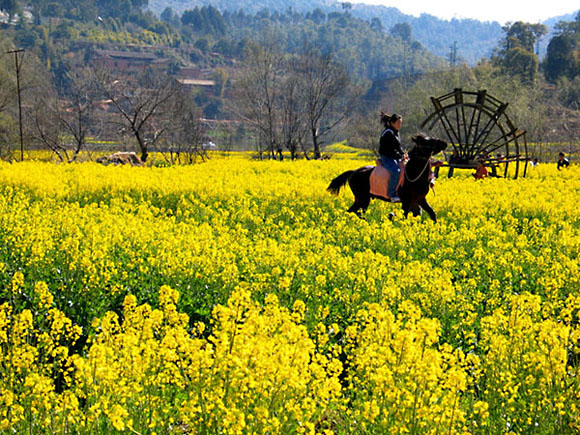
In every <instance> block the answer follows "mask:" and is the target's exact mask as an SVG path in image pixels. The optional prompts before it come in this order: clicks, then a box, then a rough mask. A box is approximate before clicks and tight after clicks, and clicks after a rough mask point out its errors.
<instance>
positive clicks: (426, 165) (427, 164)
mask: <svg viewBox="0 0 580 435" xmlns="http://www.w3.org/2000/svg"><path fill="white" fill-rule="evenodd" d="M431 156H433V151H431V152H430V153H429V157H427V161H426V162H425V167H424V168H423V170H422V171H421V172H419V175H417V177H415V178H414V179H412V180H411V179H410V178H409V176H408V175H407V170H405V179H406V180H407V181H408V182H409V183H414V182H415V181H417V180H418V179H419V178H421V176H422V175H423V174H424V173H425V171H426V170H427V168H428V167H429V162H430V161H431Z"/></svg>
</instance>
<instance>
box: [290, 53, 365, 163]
mask: <svg viewBox="0 0 580 435" xmlns="http://www.w3.org/2000/svg"><path fill="white" fill-rule="evenodd" d="M297 67H298V68H297V72H298V74H299V75H300V76H301V77H302V78H303V79H302V81H303V86H304V88H303V92H304V103H305V105H306V111H305V116H306V123H307V124H308V129H309V131H310V135H311V138H312V146H313V149H314V157H315V158H320V156H321V151H320V148H321V145H322V138H323V137H324V136H325V135H327V134H329V133H330V132H331V130H332V129H333V128H335V127H336V126H337V125H338V124H339V123H340V122H341V121H343V120H344V119H345V117H346V115H347V114H348V112H349V107H350V106H351V105H352V103H353V101H354V99H353V98H351V95H352V94H350V93H349V88H350V83H349V79H348V77H347V75H346V73H345V71H344V68H343V67H342V65H340V64H339V63H337V62H335V61H334V60H333V59H332V58H331V57H330V56H320V55H319V54H318V53H317V52H316V51H315V50H309V51H308V52H307V53H306V54H304V55H303V56H301V61H300V63H299V64H298V65H297ZM323 122H324V125H323Z"/></svg>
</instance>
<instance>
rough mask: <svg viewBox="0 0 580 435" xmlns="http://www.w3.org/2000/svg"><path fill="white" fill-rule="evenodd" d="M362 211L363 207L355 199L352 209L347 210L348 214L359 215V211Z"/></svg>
mask: <svg viewBox="0 0 580 435" xmlns="http://www.w3.org/2000/svg"><path fill="white" fill-rule="evenodd" d="M360 209H361V206H360V205H359V203H358V200H357V199H356V198H355V199H354V204H353V205H351V206H350V208H349V209H348V210H347V212H349V213H356V214H359V212H358V211H359V210H360Z"/></svg>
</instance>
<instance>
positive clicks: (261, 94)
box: [232, 45, 283, 158]
mask: <svg viewBox="0 0 580 435" xmlns="http://www.w3.org/2000/svg"><path fill="white" fill-rule="evenodd" d="M282 77H283V57H282V55H281V52H280V50H278V49H276V47H275V46H274V45H270V46H267V47H260V46H252V47H250V49H249V50H248V51H247V53H246V55H245V63H244V67H243V68H242V69H241V75H240V77H239V79H238V81H237V83H236V98H235V102H236V103H235V106H234V107H232V111H233V112H234V113H237V114H238V116H239V117H240V118H241V119H243V120H244V121H246V122H248V123H249V124H250V125H251V126H252V127H253V128H254V130H256V133H257V136H258V137H260V138H262V139H263V140H265V141H266V145H267V149H268V151H269V153H270V155H271V157H272V158H276V153H277V154H278V155H279V156H280V157H281V156H282V145H281V143H280V142H279V138H280V134H279V132H278V129H279V128H280V125H281V119H280V111H279V108H278V104H279V99H280V89H281V86H280V84H281V80H282Z"/></svg>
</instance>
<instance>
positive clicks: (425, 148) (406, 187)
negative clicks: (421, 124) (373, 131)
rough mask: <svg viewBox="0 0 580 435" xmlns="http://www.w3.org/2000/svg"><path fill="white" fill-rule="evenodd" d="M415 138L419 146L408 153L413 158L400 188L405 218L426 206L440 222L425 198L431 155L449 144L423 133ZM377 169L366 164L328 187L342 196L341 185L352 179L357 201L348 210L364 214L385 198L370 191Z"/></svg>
mask: <svg viewBox="0 0 580 435" xmlns="http://www.w3.org/2000/svg"><path fill="white" fill-rule="evenodd" d="M412 140H413V142H415V146H414V147H413V148H412V149H411V151H409V153H408V154H409V161H408V162H407V165H406V166H405V176H404V180H403V184H402V185H401V186H400V187H399V190H398V194H399V197H400V198H401V205H402V206H403V213H404V215H405V217H407V214H409V212H412V213H413V215H414V216H419V215H420V213H421V209H423V210H425V211H426V212H427V213H429V216H430V217H431V219H433V221H435V222H437V219H436V217H435V212H434V211H433V209H432V208H431V206H430V205H429V204H428V203H427V200H426V199H425V197H426V196H427V193H429V186H430V180H429V177H430V174H431V156H433V155H435V154H437V153H439V152H441V151H443V150H444V149H445V148H447V143H446V142H444V141H442V140H440V139H435V138H431V137H428V136H425V135H422V134H419V135H417V136H413V138H412ZM373 169H374V166H363V167H362V168H359V169H356V170H353V171H346V172H345V173H343V174H340V175H339V176H338V177H336V178H335V179H334V180H332V181H331V182H330V185H329V186H328V188H327V190H328V191H329V192H330V193H333V194H335V195H338V193H339V192H340V188H341V187H342V186H344V185H345V184H346V183H347V182H348V184H349V186H350V189H351V190H352V193H353V194H354V204H353V205H352V206H351V207H350V208H349V209H348V211H349V212H353V213H356V214H358V215H359V216H360V215H361V210H362V212H363V213H364V212H365V211H366V209H367V208H368V206H369V204H370V202H371V198H377V199H383V200H384V199H385V198H382V197H380V196H375V195H372V194H371V193H370V182H369V178H370V175H371V172H372V170H373Z"/></svg>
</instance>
